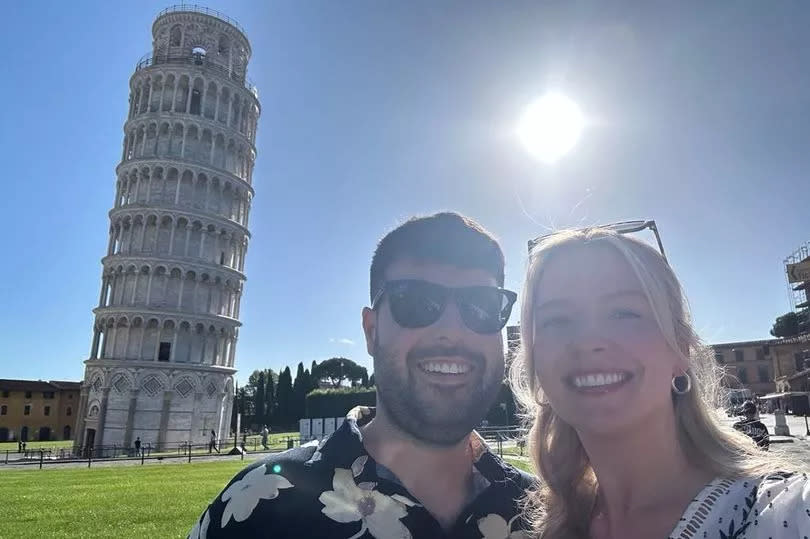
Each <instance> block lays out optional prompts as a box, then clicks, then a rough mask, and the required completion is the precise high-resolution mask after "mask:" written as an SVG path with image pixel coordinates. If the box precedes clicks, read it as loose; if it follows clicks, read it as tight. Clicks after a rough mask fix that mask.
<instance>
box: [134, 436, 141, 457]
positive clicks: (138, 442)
mask: <svg viewBox="0 0 810 539" xmlns="http://www.w3.org/2000/svg"><path fill="white" fill-rule="evenodd" d="M140 455H141V437H140V436H138V437H137V438H135V456H136V457H138V456H140Z"/></svg>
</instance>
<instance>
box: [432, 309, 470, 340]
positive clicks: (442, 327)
mask: <svg viewBox="0 0 810 539" xmlns="http://www.w3.org/2000/svg"><path fill="white" fill-rule="evenodd" d="M434 326H435V330H436V332H437V333H438V336H439V338H442V337H445V338H447V339H450V340H454V339H456V338H458V337H459V336H462V335H463V334H464V332H465V331H467V326H466V325H465V324H464V319H462V318H461V311H459V308H458V305H457V304H456V302H455V301H454V300H453V299H450V300H448V302H447V305H445V307H444V311H442V315H441V316H440V317H439V319H438V320H436V322H435V324H434Z"/></svg>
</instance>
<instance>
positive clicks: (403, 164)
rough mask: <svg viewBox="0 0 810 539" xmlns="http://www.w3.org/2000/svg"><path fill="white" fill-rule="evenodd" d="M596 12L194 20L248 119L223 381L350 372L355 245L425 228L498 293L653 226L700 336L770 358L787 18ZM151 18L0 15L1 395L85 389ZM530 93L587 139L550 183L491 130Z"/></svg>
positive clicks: (789, 215)
mask: <svg viewBox="0 0 810 539" xmlns="http://www.w3.org/2000/svg"><path fill="white" fill-rule="evenodd" d="M602 4H603V3H601V2H569V3H559V4H557V3H551V2H542V3H541V2H510V3H494V2H480V3H475V2H442V3H436V2H429V1H424V2H408V3H393V2H374V1H363V2H360V1H351V2H332V1H323V2H315V1H313V2H297V1H287V2H279V1H275V2H258V1H257V2H247V1H243V2H237V1H233V2H227V3H226V2H211V3H209V4H208V6H209V7H212V8H215V9H219V10H221V11H224V12H226V13H227V14H228V15H229V16H231V17H233V18H234V19H236V20H238V21H240V23H241V24H242V26H243V27H244V28H245V29H246V31H247V34H248V37H249V39H250V40H251V43H252V47H253V58H252V60H251V62H250V67H249V76H250V78H251V79H252V80H253V82H254V83H255V84H256V85H257V86H258V88H259V95H260V99H261V103H262V116H261V118H260V120H259V128H258V140H257V148H258V160H257V164H256V169H255V172H254V177H253V181H254V186H255V188H256V196H255V198H254V202H253V208H252V211H251V222H250V228H251V231H252V234H253V238H252V241H251V244H250V250H249V252H248V256H247V264H246V272H247V275H248V281H247V283H246V286H245V295H244V297H243V301H242V321H243V322H244V326H243V328H242V330H241V334H240V341H239V345H238V349H237V360H236V366H237V367H238V368H239V369H240V375H239V377H240V379H241V380H244V379H245V378H246V377H247V375H248V374H249V373H250V372H251V371H252V370H253V369H256V368H259V367H271V368H274V369H278V368H279V367H283V366H284V365H291V366H292V367H293V368H294V367H295V365H296V364H297V363H298V362H299V361H304V363H305V365H307V366H308V365H309V363H310V362H311V361H312V360H313V359H315V360H321V359H325V358H328V357H331V356H334V355H344V356H347V357H350V358H352V359H354V360H356V361H358V362H360V363H362V364H364V365H367V366H370V364H371V361H370V358H369V357H368V356H367V354H366V352H365V346H364V345H363V342H362V340H363V336H362V331H361V327H360V311H361V309H362V307H363V306H364V305H365V304H366V303H367V299H368V298H367V296H368V266H369V263H370V259H371V254H372V251H373V249H374V246H375V243H376V241H377V240H378V239H379V238H380V237H381V236H382V235H383V234H384V233H385V232H386V231H387V230H388V229H390V228H391V227H393V226H394V225H396V224H397V223H398V222H399V221H400V220H402V219H404V218H407V217H408V216H411V215H413V214H420V213H421V214H424V213H429V212H433V211H437V210H443V209H452V210H456V211H460V212H463V213H466V214H468V215H470V216H471V217H473V218H475V219H477V220H479V221H480V222H481V223H482V224H484V225H485V226H486V227H488V228H489V229H490V230H491V231H492V232H493V233H494V234H495V235H496V236H498V237H499V239H500V240H501V242H502V245H503V247H504V250H505V253H506V257H507V286H509V287H511V288H513V289H516V290H517V289H518V288H519V287H520V282H521V279H522V273H523V270H524V265H525V261H526V252H525V246H526V240H527V239H528V238H530V237H533V236H535V235H538V234H540V233H542V232H545V231H546V229H547V228H548V227H553V226H557V227H562V226H578V225H582V224H594V223H601V222H609V221H613V220H622V219H633V218H654V219H656V221H657V222H658V224H659V228H660V230H661V234H662V236H663V241H664V245H665V248H666V249H667V253H668V255H669V258H670V261H671V263H672V265H673V266H674V268H675V270H676V271H677V272H678V274H679V276H680V277H681V279H682V281H683V283H684V286H685V289H686V291H687V293H688V295H689V298H690V302H691V306H692V310H693V312H694V316H695V319H696V322H697V327H698V330H699V331H700V333H701V334H702V336H703V337H704V338H705V339H706V340H707V341H709V342H721V341H731V340H746V339H757V338H764V337H767V335H768V330H769V329H770V325H771V323H772V322H773V319H774V318H775V317H776V316H777V315H779V314H782V313H784V312H786V311H787V310H789V308H790V305H789V302H788V294H787V287H786V284H785V278H784V273H783V271H784V270H783V267H782V259H783V258H784V257H785V256H786V255H788V254H789V253H790V252H791V251H793V249H795V248H796V247H797V246H798V245H799V244H801V243H803V242H805V241H807V240H808V239H810V226H808V225H810V212H808V200H810V199H808V172H809V171H808V168H810V161H809V160H808V147H809V146H808V141H809V140H810V124H808V122H807V118H808V117H810V116H809V115H808V113H809V112H810V111H808V108H810V71H808V70H807V66H808V65H810V34H807V33H806V32H805V29H806V28H807V27H808V26H810V11H808V10H806V9H803V8H802V4H801V3H800V2H794V3H789V2H783V3H778V4H770V3H755V2H721V3H714V4H711V5H709V4H704V3H695V4H693V5H692V6H691V7H689V6H688V4H683V3H678V4H677V5H676V4H669V3H656V5H655V6H652V5H651V4H650V5H645V6H646V7H641V8H640V7H639V5H638V4H636V5H635V6H634V7H633V8H632V9H620V8H618V7H615V6H614V5H613V4H611V5H610V6H606V5H602ZM167 5H168V4H166V3H163V2H154V1H141V2H136V3H129V4H126V7H125V8H124V7H122V6H123V4H118V3H116V2H75V3H71V4H70V6H68V5H67V4H63V3H61V2H51V3H17V4H15V5H14V7H9V8H7V9H6V10H5V12H4V17H5V21H6V22H5V25H4V26H5V28H6V30H5V31H4V32H3V34H2V35H0V44H2V50H3V51H4V52H5V55H4V57H5V59H6V60H5V62H4V65H3V84H2V85H0V98H1V101H0V102H2V103H3V104H4V108H3V112H2V122H0V148H2V154H3V157H4V158H3V161H4V186H5V188H4V189H3V192H4V194H5V196H4V197H0V210H1V211H2V215H3V216H4V217H5V223H6V226H5V230H6V232H5V234H4V244H5V246H6V248H5V253H6V259H5V263H4V264H2V265H0V272H1V273H0V283H2V287H3V290H2V291H1V293H2V298H3V309H2V313H3V314H2V316H3V320H2V322H3V323H2V325H0V328H2V329H0V332H1V333H0V337H2V342H3V344H4V346H3V347H2V348H3V350H2V352H1V353H0V354H2V355H0V367H1V368H0V377H3V378H34V379H36V378H43V379H80V378H81V376H82V374H83V368H84V366H83V364H82V361H83V360H84V359H86V357H87V354H88V351H89V347H90V341H91V337H92V325H93V315H92V312H91V310H92V308H93V307H95V305H96V304H97V301H98V296H99V287H100V274H101V265H100V258H101V256H102V255H103V253H104V250H105V249H106V246H107V230H108V218H107V212H108V211H109V209H110V207H111V206H112V203H113V196H114V181H115V176H114V169H115V166H116V165H117V164H118V161H119V159H120V156H121V145H122V140H123V134H122V125H123V122H124V119H125V115H126V111H127V97H128V80H129V77H130V76H131V74H132V71H133V69H134V66H135V64H136V62H137V60H138V59H139V58H140V57H141V56H142V55H143V54H145V53H147V52H149V50H150V47H151V33H150V32H151V24H152V21H153V19H154V17H155V15H156V14H157V13H158V12H159V11H160V10H161V9H163V8H164V7H166V6H167ZM678 6H680V9H679V7H678ZM549 90H556V91H561V92H563V93H565V94H566V95H568V96H570V97H571V98H572V99H573V100H575V101H576V102H577V103H578V104H579V105H580V107H581V108H582V110H583V112H584V114H585V115H586V116H587V118H588V120H589V126H588V127H587V129H586V131H585V132H584V134H583V137H582V139H581V141H580V143H579V145H578V146H577V147H576V148H575V150H574V151H573V152H572V153H571V154H570V155H569V156H567V157H566V158H565V159H564V160H563V161H561V162H560V163H558V164H557V165H556V166H554V167H548V166H545V165H542V164H540V163H538V162H537V161H535V160H533V159H532V158H531V157H530V156H529V155H528V154H527V153H526V152H525V151H524V150H523V149H522V148H521V146H520V145H519V144H518V142H517V140H516V137H515V133H514V130H515V125H516V122H517V119H518V117H519V115H520V112H521V110H522V109H523V108H524V107H525V106H526V105H527V104H528V103H529V102H530V101H531V100H532V99H534V98H536V97H537V96H539V95H541V94H543V93H545V92H547V91H549ZM512 322H517V316H514V317H513V319H512ZM352 343H353V344H352Z"/></svg>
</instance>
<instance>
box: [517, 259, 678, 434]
mask: <svg viewBox="0 0 810 539" xmlns="http://www.w3.org/2000/svg"><path fill="white" fill-rule="evenodd" d="M542 272H543V273H542V275H541V277H540V280H539V281H538V283H537V285H536V289H535V295H534V304H535V308H534V329H535V333H534V335H535V336H534V348H533V351H532V352H533V359H534V365H535V370H536V372H537V376H538V378H539V380H540V385H541V387H542V389H543V391H544V392H545V394H546V396H547V398H548V400H549V402H550V403H551V406H552V407H553V408H554V410H555V411H556V413H557V414H558V415H559V416H560V417H561V418H562V419H563V420H564V421H566V422H567V423H569V424H570V425H572V426H573V427H574V428H575V429H577V430H578V431H579V432H580V433H586V432H592V433H595V434H612V433H620V432H622V431H624V430H626V429H630V428H636V427H639V426H640V425H642V424H643V423H645V422H648V421H660V420H661V418H662V415H661V414H667V413H668V414H672V413H673V412H672V400H671V393H670V389H671V386H670V383H671V381H672V377H673V376H675V375H678V374H681V373H682V372H683V370H684V369H685V367H686V364H685V362H684V361H683V360H682V359H680V358H679V356H678V355H677V354H676V353H675V352H674V351H673V350H672V349H671V348H670V346H669V345H668V344H667V341H666V340H665V338H664V335H663V334H662V333H661V330H660V329H659V327H658V324H657V323H656V320H655V316H654V314H653V311H652V308H651V307H650V304H649V302H648V301H647V297H646V296H645V295H644V293H643V291H642V288H641V284H640V282H639V280H638V278H637V277H636V275H635V273H633V270H632V268H631V267H630V265H629V264H628V263H627V261H626V260H625V259H624V258H623V257H622V256H621V255H620V254H619V253H617V252H616V251H615V250H613V249H612V248H611V247H609V246H606V245H598V244H597V245H595V244H591V245H589V246H586V247H572V248H570V249H563V250H561V251H559V252H558V253H556V254H555V255H554V256H553V257H551V258H550V260H549V261H548V262H547V263H546V264H545V265H544V266H543V268H542Z"/></svg>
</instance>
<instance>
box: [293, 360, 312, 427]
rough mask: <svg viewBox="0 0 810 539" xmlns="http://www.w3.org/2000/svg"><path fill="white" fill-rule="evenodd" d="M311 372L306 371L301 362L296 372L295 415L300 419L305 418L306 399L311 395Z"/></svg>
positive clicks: (294, 388)
mask: <svg viewBox="0 0 810 539" xmlns="http://www.w3.org/2000/svg"><path fill="white" fill-rule="evenodd" d="M309 386H310V381H309V371H305V370H304V364H303V363H301V362H299V363H298V369H297V370H296V371H295V382H293V388H292V392H293V415H294V416H295V417H296V418H298V419H300V418H302V417H304V410H305V406H306V397H307V393H309Z"/></svg>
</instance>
